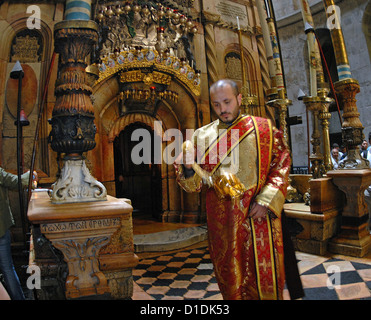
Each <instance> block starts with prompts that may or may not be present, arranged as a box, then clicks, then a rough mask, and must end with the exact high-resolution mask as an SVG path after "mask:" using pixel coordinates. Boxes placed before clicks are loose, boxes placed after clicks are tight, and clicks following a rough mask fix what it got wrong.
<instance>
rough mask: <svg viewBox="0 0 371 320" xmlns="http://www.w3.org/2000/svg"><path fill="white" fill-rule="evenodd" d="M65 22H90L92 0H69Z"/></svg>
mask: <svg viewBox="0 0 371 320" xmlns="http://www.w3.org/2000/svg"><path fill="white" fill-rule="evenodd" d="M64 15H65V20H90V17H91V0H80V1H75V0H67V2H66V11H65V14H64Z"/></svg>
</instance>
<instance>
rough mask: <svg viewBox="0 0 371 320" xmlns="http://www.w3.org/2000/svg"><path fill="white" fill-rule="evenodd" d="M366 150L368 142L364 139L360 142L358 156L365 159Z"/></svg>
mask: <svg viewBox="0 0 371 320" xmlns="http://www.w3.org/2000/svg"><path fill="white" fill-rule="evenodd" d="M367 149H368V142H367V140H366V139H364V140H363V141H362V144H361V148H360V151H359V152H360V154H361V156H362V157H363V158H365V159H367Z"/></svg>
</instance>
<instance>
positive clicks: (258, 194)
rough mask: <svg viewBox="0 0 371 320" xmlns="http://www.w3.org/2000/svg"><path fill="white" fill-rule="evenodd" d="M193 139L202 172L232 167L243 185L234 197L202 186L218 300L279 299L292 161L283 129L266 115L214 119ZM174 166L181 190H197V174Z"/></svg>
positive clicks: (198, 180) (198, 189)
mask: <svg viewBox="0 0 371 320" xmlns="http://www.w3.org/2000/svg"><path fill="white" fill-rule="evenodd" d="M235 133H237V138H236V135H235ZM192 140H193V143H194V146H195V148H196V150H197V154H198V156H199V157H198V160H199V161H198V163H200V166H201V167H202V168H203V169H204V170H206V171H208V172H211V173H213V174H214V175H218V174H220V173H221V172H223V171H227V172H228V171H230V170H233V171H234V172H233V173H235V175H236V176H237V178H239V180H240V181H241V182H242V183H243V184H244V186H245V188H246V191H245V193H244V195H243V197H242V198H241V199H239V200H235V199H226V198H221V197H220V196H218V195H217V193H216V192H215V190H214V188H209V189H208V190H207V195H206V211H207V225H208V236H209V251H210V257H211V260H212V262H213V265H214V271H215V276H216V279H217V281H218V285H219V288H220V291H221V293H222V295H223V298H224V299H251V300H257V299H264V300H266V299H268V300H272V299H282V293H283V288H284V284H285V273H284V254H283V241H282V227H281V211H282V207H283V204H284V201H285V196H286V189H287V186H288V175H289V172H290V165H291V159H290V152H289V149H288V147H287V145H286V143H285V141H284V139H283V136H282V132H281V131H279V130H278V129H276V128H275V127H274V126H273V125H272V123H271V121H270V120H268V119H265V118H258V117H252V116H239V117H238V118H237V119H236V120H235V121H234V122H233V124H231V125H229V126H228V125H227V124H225V123H223V122H221V121H220V120H216V121H214V122H212V123H210V124H209V125H206V126H204V127H202V128H199V129H197V130H196V131H195V133H194V135H193V137H192ZM236 158H237V160H238V161H237V162H236V161H233V159H234V160H236ZM175 167H176V172H177V180H178V183H179V184H180V185H181V187H182V188H183V189H184V190H186V191H187V192H199V191H200V190H201V187H202V179H201V177H199V176H198V175H197V174H195V175H193V176H192V177H190V178H186V177H185V176H184V172H183V170H182V168H183V167H182V166H181V165H175ZM231 168H232V169H231ZM253 201H255V202H257V203H258V204H260V205H263V206H265V207H267V208H268V213H267V215H266V217H265V218H260V219H252V218H250V217H249V216H248V214H249V207H250V205H251V204H252V202H253Z"/></svg>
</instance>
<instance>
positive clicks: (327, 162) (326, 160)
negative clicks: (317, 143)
mask: <svg viewBox="0 0 371 320" xmlns="http://www.w3.org/2000/svg"><path fill="white" fill-rule="evenodd" d="M329 92H330V90H329V88H328V87H323V88H320V89H319V90H318V97H319V98H320V99H321V104H322V105H321V110H320V112H319V119H320V120H321V126H322V138H323V165H324V168H325V172H327V171H330V170H332V169H333V165H332V161H331V146H330V130H329V126H330V119H331V113H330V112H329V107H330V104H331V103H332V102H333V99H332V98H329V97H328V93H329Z"/></svg>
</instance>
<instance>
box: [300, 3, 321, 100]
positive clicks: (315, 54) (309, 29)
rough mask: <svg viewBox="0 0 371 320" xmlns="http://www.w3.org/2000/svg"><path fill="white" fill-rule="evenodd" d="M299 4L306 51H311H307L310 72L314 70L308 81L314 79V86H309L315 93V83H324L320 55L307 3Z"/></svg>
mask: <svg viewBox="0 0 371 320" xmlns="http://www.w3.org/2000/svg"><path fill="white" fill-rule="evenodd" d="M300 4H301V13H302V16H303V21H304V25H305V33H307V41H308V50H311V51H308V52H309V65H310V72H311V71H312V69H313V68H314V69H315V75H313V73H314V72H312V73H311V76H310V79H311V82H313V81H314V80H312V79H313V77H314V79H315V82H316V84H314V83H313V84H311V86H312V90H314V89H315V90H316V91H317V82H318V83H321V82H325V77H324V74H323V68H322V63H321V55H320V52H319V47H318V43H317V41H316V37H315V34H314V22H313V17H312V14H311V12H310V7H309V4H308V1H307V0H301V2H300ZM312 90H311V91H312ZM311 95H312V93H311ZM316 95H317V93H316ZM312 96H313V95H312Z"/></svg>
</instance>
